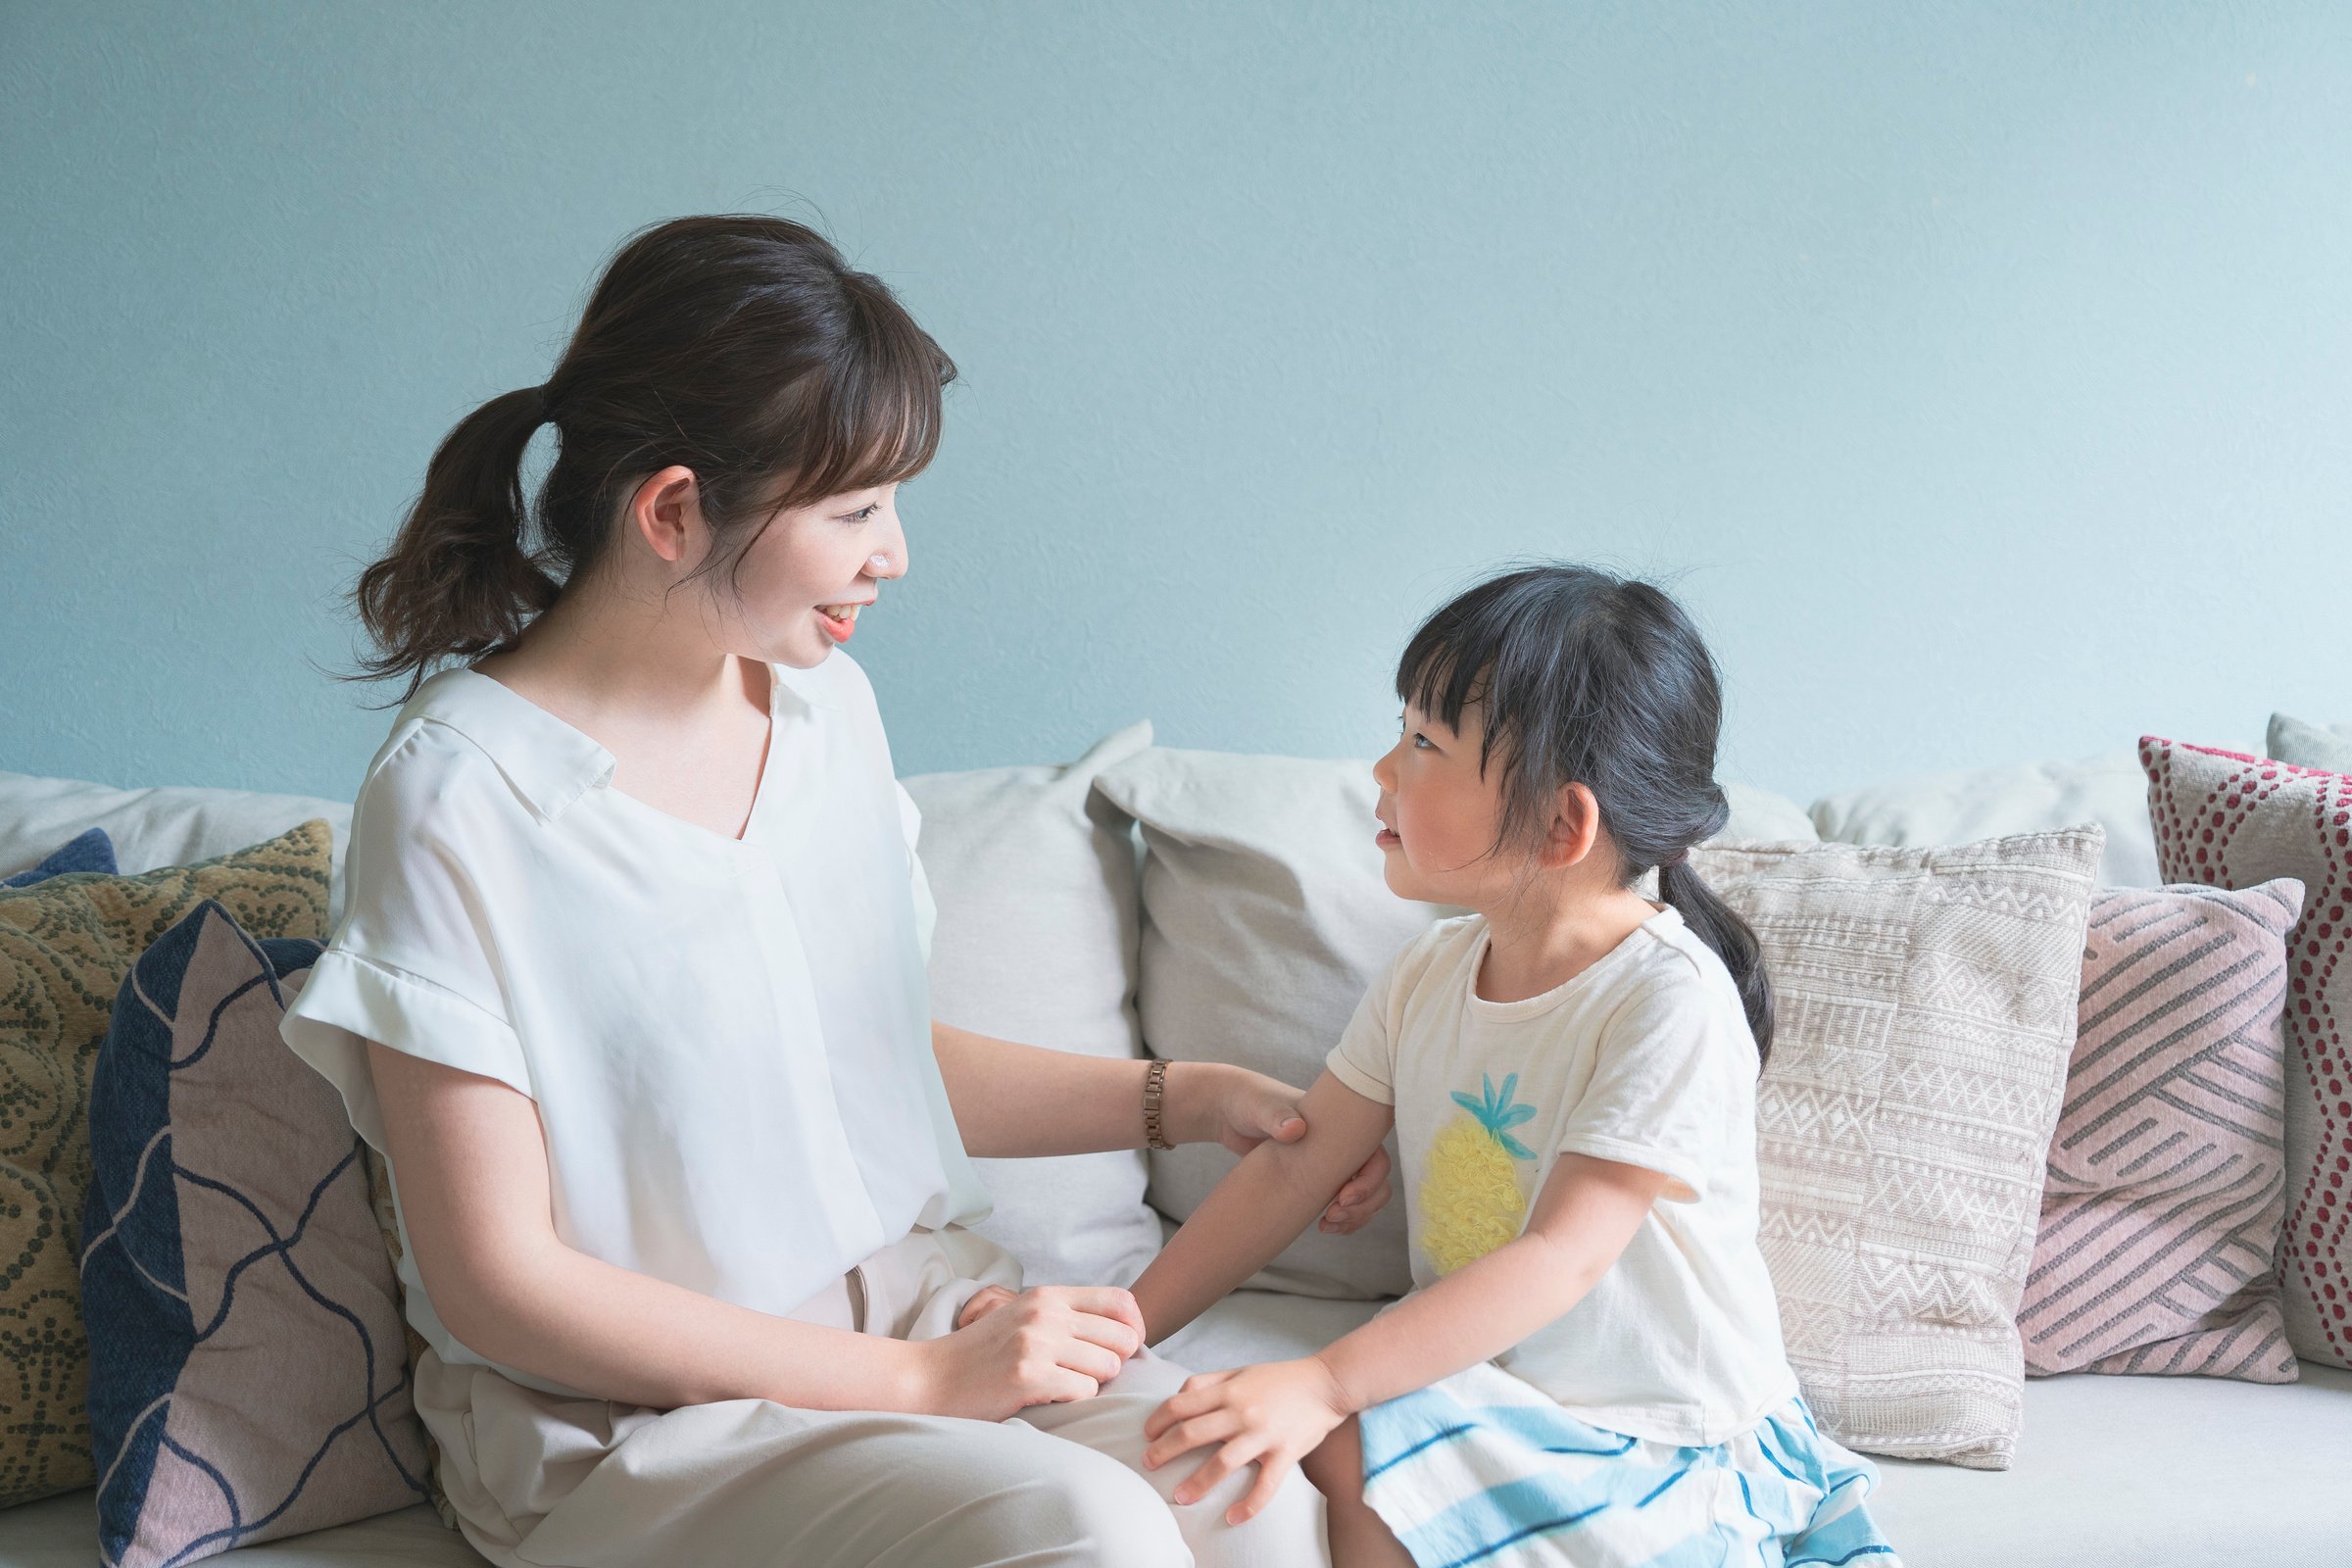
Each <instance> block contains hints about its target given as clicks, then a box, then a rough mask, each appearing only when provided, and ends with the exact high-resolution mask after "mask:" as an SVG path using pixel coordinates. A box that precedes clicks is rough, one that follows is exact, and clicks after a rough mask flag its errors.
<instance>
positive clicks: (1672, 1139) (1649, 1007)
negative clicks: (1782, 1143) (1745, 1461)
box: [1328, 907, 1796, 1446]
mask: <svg viewBox="0 0 2352 1568" xmlns="http://www.w3.org/2000/svg"><path fill="white" fill-rule="evenodd" d="M1486 956H1487V922H1486V918H1485V917H1484V916H1483V915H1475V914H1473V915H1463V916H1461V917H1459V918H1456V919H1451V920H1445V921H1441V922H1439V923H1438V924H1437V925H1435V926H1433V927H1431V928H1430V930H1429V931H1428V932H1426V933H1425V934H1423V935H1422V936H1420V937H1417V938H1415V939H1414V940H1413V941H1412V942H1410V943H1408V944H1406V946H1405V948H1404V950H1403V951H1402V952H1401V953H1399V954H1398V955H1397V957H1396V958H1395V959H1394V960H1393V961H1392V962H1391V963H1390V965H1389V967H1388V969H1387V970H1386V971H1385V972H1384V973H1383V974H1382V975H1381V977H1380V978H1379V979H1378V980H1376V981H1375V982H1374V983H1373V985H1372V989H1371V990H1370V991H1369V992H1367V993H1366V994H1365V997H1364V1000H1363V1003H1362V1005H1360V1006H1358V1007H1357V1008H1356V1011H1355V1017H1354V1018H1353V1019H1352V1020H1351V1021H1350V1022H1349V1023H1348V1031H1347V1033H1346V1034H1345V1035H1344V1036H1342V1037H1341V1040H1340V1043H1339V1045H1338V1047H1337V1048H1336V1049H1334V1050H1333V1052H1332V1053H1331V1056H1330V1059H1329V1063H1328V1064H1329V1066H1330V1068H1331V1072H1332V1075H1333V1076H1334V1077H1336V1078H1338V1079H1339V1080H1340V1082H1342V1083H1344V1084H1346V1085H1347V1086H1348V1088H1350V1089H1352V1090H1354V1091H1355V1092H1356V1093H1357V1094H1360V1095H1363V1096H1365V1097H1366V1098H1368V1099H1371V1100H1375V1101H1378V1102H1380V1103H1384V1104H1390V1105H1394V1106H1395V1107H1396V1113H1397V1144H1398V1147H1399V1149H1400V1150H1401V1152H1402V1153H1403V1165H1404V1192H1405V1222H1406V1226H1407V1228H1408V1230H1409V1233H1410V1236H1411V1246H1412V1269H1413V1285H1414V1288H1415V1289H1416V1290H1418V1289H1422V1288H1424V1287H1427V1286H1429V1285H1431V1284H1433V1283H1435V1282H1436V1281H1437V1279H1438V1278H1439V1277H1440V1275H1441V1274H1442V1273H1444V1272H1449V1271H1450V1270H1451V1269H1453V1268H1458V1267H1461V1266H1463V1265H1464V1264H1465V1263H1467V1262H1469V1261H1470V1260H1472V1259H1473V1258H1474V1257H1476V1256H1479V1255H1483V1253H1484V1252H1486V1251H1488V1250H1492V1249H1493V1248H1494V1247H1496V1246H1499V1245H1501V1243H1503V1242H1504V1241H1507V1240H1509V1239H1510V1238H1511V1237H1514V1236H1517V1235H1518V1234H1519V1233H1520V1232H1521V1231H1522V1230H1523V1229H1525V1225H1526V1216H1527V1211H1528V1209H1529V1208H1530V1207H1532V1206H1533V1204H1534V1202H1535V1199H1536V1195H1537V1193H1538V1192H1540V1191H1541V1190H1542V1188H1543V1185H1544V1179H1545V1178H1546V1177H1547V1176H1549V1175H1550V1174H1551V1167H1552V1164H1553V1162H1554V1161H1555V1160H1556V1159H1557V1157H1558V1156H1559V1155H1561V1154H1563V1153H1578V1154H1590V1155H1592V1156H1593V1157H1595V1158H1599V1159H1608V1160H1615V1161H1618V1162H1620V1163H1623V1164H1628V1165H1639V1166H1641V1167H1642V1168H1643V1169H1644V1170H1653V1171H1656V1172H1658V1173H1659V1174H1661V1175H1663V1176H1666V1177H1668V1178H1670V1181H1671V1185H1670V1186H1669V1187H1668V1188H1667V1191H1666V1196H1665V1198H1664V1199H1663V1200H1661V1201H1659V1202H1657V1203H1655V1204H1653V1205H1652V1206H1651V1208H1650V1211H1649V1214H1648V1216H1647V1217H1646V1218H1645V1219H1643V1220H1642V1228H1641V1229H1640V1230H1639V1231H1637V1232H1635V1234H1634V1239H1633V1241H1632V1242H1630V1243H1629V1244H1628V1245H1627V1246H1626V1249H1625V1251H1624V1252H1623V1253H1622V1254H1621V1255H1620V1256H1619V1257H1618V1259H1617V1263H1616V1266H1615V1267H1613V1268H1611V1269H1610V1270H1609V1271H1608V1272H1607V1273H1606V1274H1605V1275H1603V1276H1602V1277H1601V1280H1600V1282H1599V1283H1598V1284H1597V1285H1595V1286H1593V1290H1592V1292H1591V1293H1590V1294H1589V1295H1587V1296H1586V1297H1585V1299H1583V1300H1581V1301H1579V1302H1577V1304H1576V1305H1575V1306H1574V1307H1572V1308H1570V1309H1569V1311H1568V1312H1567V1313H1566V1314H1565V1315H1564V1316H1561V1317H1559V1318H1555V1319H1554V1320H1553V1321H1551V1322H1550V1323H1548V1324H1546V1325H1544V1327H1543V1328H1541V1329H1538V1330H1537V1331H1536V1332H1535V1333H1534V1334H1532V1335H1530V1336H1528V1338H1527V1339H1526V1340H1525V1341H1524V1342H1522V1343H1521V1344H1520V1345H1519V1346H1517V1347H1516V1348H1513V1349H1510V1350H1507V1351H1505V1352H1504V1353H1503V1354H1501V1355H1498V1356H1496V1357H1495V1364H1496V1365H1498V1366H1501V1367H1502V1368H1503V1369H1504V1370H1506V1371H1508V1372H1511V1373H1513V1374H1515V1375H1516V1376H1518V1377H1520V1378H1523V1379H1525V1380H1526V1381H1527V1382H1529V1383H1532V1384H1534V1385H1535V1386H1536V1387H1537V1388H1539V1389H1542V1390H1543V1391H1544V1393H1546V1394H1548V1395H1550V1396H1551V1397H1553V1398H1555V1399H1557V1400H1559V1401H1560V1403H1561V1404H1563V1405H1565V1406H1567V1407H1569V1408H1570V1409H1572V1410H1574V1411H1575V1412H1576V1413H1577V1414H1579V1415H1580V1416H1582V1417H1584V1418H1585V1419H1586V1420H1589V1421H1591V1422H1592V1423H1593V1425H1595V1426H1599V1427H1604V1428H1606V1429H1608V1430H1610V1431H1613V1432H1623V1433H1627V1434H1630V1435H1632V1436H1634V1437H1639V1438H1646V1439H1651V1440H1656V1441H1662V1442H1669V1443H1677V1444H1692V1445H1702V1446H1703V1445H1712V1444H1716V1443H1721V1442H1723V1441H1725V1440H1726V1439H1728V1438H1732V1437H1735V1436H1737V1435H1739V1434H1740V1433H1741V1432H1744V1431H1746V1430H1747V1429H1748V1428H1750V1427H1752V1426H1754V1425H1755V1423H1756V1422H1757V1421H1759V1420H1761V1419H1762V1418H1763V1416H1764V1414H1765V1413H1766V1412H1767V1411H1769V1410H1771V1409H1772V1408H1773V1407H1774V1406H1776V1405H1778V1404H1780V1403H1781V1402H1783V1401H1784V1400H1786V1399H1787V1398H1789V1396H1790V1395H1792V1394H1794V1393H1795V1392H1796V1380H1795V1377H1794V1375H1793V1374H1792V1373H1791V1372H1790V1371H1789V1361H1788V1356H1787V1352H1786V1351H1785V1350H1784V1349H1783V1348H1782V1345H1781V1324H1780V1313H1779V1308H1778V1305H1777V1302H1776V1299H1775V1297H1774V1295H1773V1288H1772V1278H1771V1276H1770V1275H1769V1274H1768V1273H1767V1272H1766V1271H1765V1267H1764V1256H1763V1254H1762V1253H1761V1252H1760V1251H1758V1250H1757V1249H1756V1047H1755V1041H1754V1038H1753V1037H1752V1036H1751V1035H1750V1034H1749V1032H1748V1027H1747V1018H1746V1014H1745V1013H1744V1012H1743V1010H1742V1009H1741V1006H1740V994H1739V991H1738V988H1737V987H1736V986H1735V985H1734V983H1733V981H1732V977H1731V974H1730V972H1729V971H1728V970H1726V969H1725V968H1724V966H1723V962H1722V960H1721V959H1719V958H1718V957H1716V956H1715V954H1714V953H1713V951H1712V950H1710V949H1709V948H1708V947H1707V946H1706V944H1705V943H1703V942H1701V941H1700V940H1699V939H1698V938H1697V936H1696V935H1695V934H1693V933H1692V932H1691V929H1690V927H1688V926H1687V925H1685V924H1684V923H1683V917H1682V915H1681V914H1680V913H1678V912H1677V911H1676V910H1674V909H1673V908H1671V907H1669V908H1665V909H1663V910H1661V911H1660V912H1659V913H1657V914H1655V915H1652V916H1651V917H1650V918H1649V919H1648V920H1646V921H1644V922H1643V923H1642V925H1641V926H1640V927H1639V928H1638V929H1637V930H1636V931H1635V932H1634V933H1633V934H1632V935H1631V936H1629V937H1627V938H1626V939H1625V940H1624V941H1623V942H1621V943H1619V944H1618V945H1617V946H1616V947H1615V948H1613V949H1611V950H1610V951H1609V952H1608V953H1607V954H1606V955H1605V956H1602V957H1601V958H1600V959H1598V960H1597V961H1596V962H1594V963H1593V964H1592V965H1591V966H1590V967H1589V968H1587V969H1585V970H1584V971H1583V972H1582V973H1580V974H1578V975H1577V976H1575V977H1574V978H1573V979H1571V980H1569V981H1568V982H1567V983H1566V984H1565V985H1561V986H1558V987H1555V988H1554V989H1552V990H1550V991H1546V992H1544V994H1543V995H1542V996H1538V997H1530V998H1527V999H1526V1000H1524V1001H1520V1002H1489V1001H1486V1000H1485V999H1483V998H1481V997H1480V996H1479V995H1478V994H1477V978H1478V972H1479V967H1480V965H1481V964H1482V963H1483V962H1484V961H1485V959H1486Z"/></svg>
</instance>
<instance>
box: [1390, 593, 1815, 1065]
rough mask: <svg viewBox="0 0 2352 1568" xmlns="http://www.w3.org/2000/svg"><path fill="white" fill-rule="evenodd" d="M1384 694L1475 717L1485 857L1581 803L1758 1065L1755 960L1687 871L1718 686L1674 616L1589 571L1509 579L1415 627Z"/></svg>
mask: <svg viewBox="0 0 2352 1568" xmlns="http://www.w3.org/2000/svg"><path fill="white" fill-rule="evenodd" d="M1397 696H1399V697H1401V698H1403V699H1404V700H1405V701H1407V702H1409V703H1411V704H1413V705H1414V706H1415V707H1417V708H1419V709H1420V710H1421V711H1423V712H1426V713H1431V714H1434V715H1436V716H1437V717H1438V718H1440V719H1442V720H1444V721H1445V722H1446V724H1448V725H1451V726H1454V727H1457V728H1458V727H1459V725H1460V722H1461V715H1462V710H1463V709H1464V708H1467V707H1468V706H1470V705H1471V704H1472V703H1476V704H1478V705H1479V709H1480V715H1479V716H1480V722H1481V728H1482V729H1483V730H1484V733H1485V739H1484V741H1483V743H1482V746H1483V750H1482V752H1481V755H1480V757H1479V765H1480V768H1481V769H1482V770H1484V769H1485V768H1487V767H1489V766H1493V767H1497V768H1499V769H1500V770H1501V779H1500V790H1501V795H1502V821H1501V824H1500V829H1499V832H1498V834H1497V837H1496V842H1495V850H1496V851H1498V852H1499V851H1501V850H1503V849H1504V848H1506V847H1508V846H1510V845H1514V844H1517V845H1536V844H1541V843H1542V842H1543V841H1544V834H1545V832H1546V831H1547V830H1548V828H1549V826H1550V823H1551V821H1552V815H1553V812H1554V811H1555V810H1556V809H1557V803H1558V800H1559V792H1560V790H1561V789H1562V788H1563V787H1565V786H1566V785H1568V784H1571V783H1576V784H1583V785H1584V786H1585V787H1586V788H1588V789H1590V790H1591V791H1592V792H1593V799H1594V800H1595V801H1596V802H1598V803H1599V807H1600V819H1601V825H1602V826H1603V827H1604V828H1605V829H1607V831H1608V835H1609V838H1610V840H1611V842H1613V843H1614V844H1615V845H1616V847H1617V856H1618V862H1619V863H1618V875H1619V876H1620V877H1621V878H1622V879H1623V880H1624V881H1625V882H1626V883H1627V884H1629V885H1630V884H1631V883H1632V882H1634V881H1635V879H1637V878H1638V877H1640V876H1641V875H1642V872H1644V871H1647V870H1649V869H1650V868H1651V867H1653V866H1654V867H1656V868H1657V872H1658V896H1659V897H1660V898H1661V899H1663V900H1664V901H1665V902H1666V903H1668V904H1670V905H1672V906H1673V907H1675V909H1677V910H1678V911H1679V912H1680V913H1681V914H1682V916H1683V920H1684V923H1685V924H1687V925H1689V926H1690V927H1691V931H1692V932H1693V933H1694V934H1696V935H1697V937H1698V939H1699V940H1700V941H1702V942H1704V943H1705V944H1706V945H1707V946H1708V947H1710V948H1712V949H1713V950H1714V951H1715V955H1716V956H1717V957H1719V958H1721V959H1722V960H1723V966H1724V967H1725V968H1726V969H1728V970H1730V971H1731V976H1732V979H1733V981H1734V983H1735V984H1737V985H1738V987H1739V990H1740V1003H1741V1005H1742V1006H1743V1008H1744V1010H1745V1011H1746V1013H1747V1026H1748V1030H1749V1032H1750V1033H1752V1034H1753V1035H1754V1036H1755V1038H1756V1055H1757V1059H1758V1061H1759V1062H1761V1061H1762V1060H1763V1058H1764V1057H1765V1056H1767V1055H1769V1054H1770V1053H1771V1051H1772V1015H1773V1005H1772V983H1771V980H1770V979H1769V978H1768V977H1767V976H1766V974H1765V972H1764V956H1763V949H1762V948H1761V946H1760V945H1759V944H1758V943H1757V941H1756V934H1755V932H1754V931H1753V930H1751V929H1750V928H1749V927H1748V924H1747V922H1746V921H1745V920H1742V919H1741V918H1740V914H1739V911H1738V910H1736V909H1734V908H1733V907H1731V906H1730V905H1728V904H1726V903H1724V901H1723V900H1722V899H1720V898H1718V897H1717V896H1716V894H1715V892H1714V890H1713V889H1711V888H1709V887H1708V886H1707V885H1706V882H1705V881H1704V880H1703V879H1701V878H1700V876H1699V874H1698V872H1697V871H1696V870H1694V869H1692V867H1691V863H1690V854H1691V847H1692V846H1693V845H1696V844H1700V843H1703V842H1705V841H1706V840H1708V839H1710V838H1713V837H1714V836H1715V835H1716V834H1718V833H1720V832H1722V831H1723V825H1724V823H1725V822H1726V821H1727V820H1729V819H1730V816H1731V807H1730V804H1729V803H1728V802H1727V801H1726V800H1725V799H1724V794H1723V789H1722V787H1721V786H1720V785H1718V784H1717V783H1716V782H1715V739H1716V732H1717V730H1718V729H1719V728H1720V726H1721V723H1722V715H1723V689H1722V683H1721V681H1720V679H1719V678H1718V677H1717V675H1716V672H1715V661H1714V659H1713V657H1712V656H1710V655H1709V654H1708V652H1707V648H1706V644H1705V642H1704V641H1702V640H1701V639H1700V637H1699V635H1698V628H1697V627H1695V626H1693V625H1692V624H1691V619H1690V617H1689V616H1688V615H1686V614H1684V613H1683V610H1682V607H1681V606H1680V605H1677V604H1676V603H1675V602H1674V601H1673V600H1672V599H1670V598H1668V597H1667V596H1666V595H1665V594H1664V593H1662V592H1660V591H1659V590H1658V589H1656V588H1654V587H1652V586H1651V585H1650V584H1648V583H1645V582H1637V581H1631V580H1628V579H1625V578H1621V577H1614V576H1611V575H1610V574H1609V573H1607V572H1605V571H1595V570H1593V568H1591V567H1589V566H1571V565H1542V566H1530V567H1527V568H1524V569H1522V570H1518V571H1513V572H1509V573H1506V574H1504V575H1503V576H1500V577H1495V578H1493V579H1491V580H1489V581H1487V582H1483V583H1480V584H1479V585H1478V586H1477V587H1475V588H1473V589H1471V590H1470V591H1469V592H1468V593H1465V594H1463V595H1462V596H1461V597H1459V598H1457V599H1455V600H1454V601H1453V602H1452V603H1451V604H1449V605H1446V607H1445V608H1444V609H1442V610H1440V611H1439V612H1438V613H1436V614H1434V615H1432V616H1430V617H1429V619H1428V620H1426V621H1424V622H1423V623H1422V625H1421V629H1420V630H1419V631H1417V632H1415V633H1414V634H1413V639H1412V641H1411V642H1410V643H1408V644H1407V645H1406V646H1405V650H1404V657H1403V658H1402V659H1401V660H1400V661H1398V662H1397Z"/></svg>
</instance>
